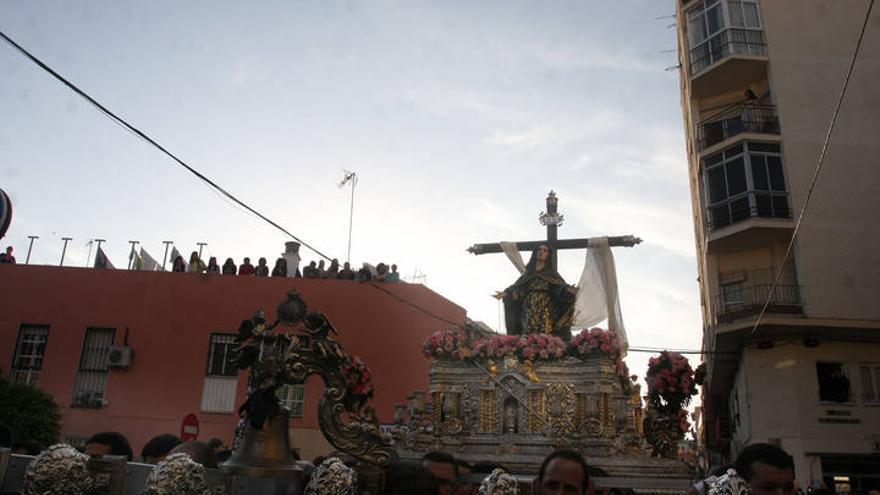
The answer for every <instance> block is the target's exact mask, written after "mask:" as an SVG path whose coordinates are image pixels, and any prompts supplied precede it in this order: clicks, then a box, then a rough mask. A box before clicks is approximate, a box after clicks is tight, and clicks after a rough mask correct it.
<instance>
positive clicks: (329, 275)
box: [0, 248, 400, 282]
mask: <svg viewBox="0 0 880 495" xmlns="http://www.w3.org/2000/svg"><path fill="white" fill-rule="evenodd" d="M10 251H11V248H10ZM0 256H2V255H0ZM13 262H14V261H13ZM171 271H173V272H180V273H183V272H189V273H209V274H222V275H246V276H254V277H269V276H272V277H288V276H289V271H288V266H287V260H285V259H284V258H277V259H276V260H275V266H273V267H272V270H271V271H270V270H269V265H268V261H267V260H266V258H260V259H259V260H258V261H257V266H254V265H253V264H252V263H251V259H250V258H248V257H245V258H244V260H242V263H241V265H238V266H236V265H235V261H234V260H233V259H232V258H226V261H224V262H223V266H222V267H221V266H220V265H218V264H217V258H216V257H214V256H211V257H210V258H209V259H208V264H207V265H205V263H204V261H202V259H201V258H200V257H199V253H198V252H197V251H193V252H192V254H191V255H190V257H189V263H187V262H186V261H185V260H184V259H183V256H177V257H176V258H174V260H172V268H171ZM293 277H294V278H300V277H301V278H312V279H316V278H317V279H336V280H354V281H357V282H367V281H374V282H400V273H398V271H397V265H396V264H392V265H391V266H389V265H387V264H386V263H384V262H382V263H379V264H378V265H375V266H373V265H371V264H369V263H364V264H363V266H361V268H360V269H358V270H353V269H352V268H351V264H350V263H349V262H348V261H346V262H345V263H343V264H342V265H341V266H340V264H339V260H337V259H336V258H333V259H332V260H330V264H329V265H327V264H325V262H324V260H321V261H319V262H315V261H312V262H310V263H309V264H308V265H306V266H304V267H303V269H302V271H301V272H300V270H299V268H298V267H297V268H296V273H294V274H293Z"/></svg>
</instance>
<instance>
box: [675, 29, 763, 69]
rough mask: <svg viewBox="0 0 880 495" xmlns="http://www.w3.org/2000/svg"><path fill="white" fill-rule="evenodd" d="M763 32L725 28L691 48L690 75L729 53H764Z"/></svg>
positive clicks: (727, 55) (729, 54)
mask: <svg viewBox="0 0 880 495" xmlns="http://www.w3.org/2000/svg"><path fill="white" fill-rule="evenodd" d="M766 54H767V45H766V43H765V42H764V32H763V31H761V30H758V29H740V28H727V29H725V30H723V31H719V32H718V33H715V34H714V35H713V36H712V37H710V38H709V39H707V40H706V41H704V42H702V43H700V44H699V45H697V46H695V47H694V48H691V51H690V65H691V75H694V74H697V73H699V72H701V71H702V70H703V69H705V68H706V67H709V66H710V65H712V64H715V63H716V62H718V61H720V60H722V59H724V58H727V57H729V56H731V55H766Z"/></svg>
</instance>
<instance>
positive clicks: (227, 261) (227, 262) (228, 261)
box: [223, 258, 235, 266]
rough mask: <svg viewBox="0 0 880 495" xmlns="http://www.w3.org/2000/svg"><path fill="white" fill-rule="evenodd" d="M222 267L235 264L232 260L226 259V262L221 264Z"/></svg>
mask: <svg viewBox="0 0 880 495" xmlns="http://www.w3.org/2000/svg"><path fill="white" fill-rule="evenodd" d="M223 266H235V262H234V261H232V258H226V261H224V262H223Z"/></svg>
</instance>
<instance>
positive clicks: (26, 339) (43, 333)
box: [12, 323, 49, 385]
mask: <svg viewBox="0 0 880 495" xmlns="http://www.w3.org/2000/svg"><path fill="white" fill-rule="evenodd" d="M48 339H49V326H48V325H29V324H27V323H25V324H23V325H22V326H21V328H20V329H19V330H18V342H17V343H16V345H15V356H14V357H13V358H12V381H13V382H15V383H22V384H25V385H36V384H37V381H38V380H39V379H40V370H42V369H43V355H44V354H45V353H46V342H47V341H48Z"/></svg>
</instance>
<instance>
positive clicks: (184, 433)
mask: <svg viewBox="0 0 880 495" xmlns="http://www.w3.org/2000/svg"><path fill="white" fill-rule="evenodd" d="M198 437H199V418H198V417H196V415H195V414H193V413H189V414H187V415H186V417H185V418H183V424H182V425H180V438H182V439H183V441H185V442H188V441H190V440H195V439H196V438H198Z"/></svg>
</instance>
